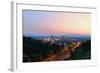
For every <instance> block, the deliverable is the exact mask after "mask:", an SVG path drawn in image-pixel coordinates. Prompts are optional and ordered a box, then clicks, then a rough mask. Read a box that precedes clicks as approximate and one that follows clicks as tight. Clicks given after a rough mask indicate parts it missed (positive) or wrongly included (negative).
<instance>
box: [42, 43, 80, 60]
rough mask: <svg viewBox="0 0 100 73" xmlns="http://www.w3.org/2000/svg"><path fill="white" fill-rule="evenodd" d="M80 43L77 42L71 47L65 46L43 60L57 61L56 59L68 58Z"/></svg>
mask: <svg viewBox="0 0 100 73" xmlns="http://www.w3.org/2000/svg"><path fill="white" fill-rule="evenodd" d="M80 44H81V42H77V43H76V45H75V46H73V47H72V48H71V49H70V48H68V47H65V48H64V49H62V51H60V52H57V53H56V54H53V55H51V56H50V57H48V58H46V59H44V60H43V61H57V60H64V59H68V58H69V57H70V56H71V52H74V51H75V49H76V48H77V47H78V46H79V45H80Z"/></svg>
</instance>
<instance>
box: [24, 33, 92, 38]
mask: <svg viewBox="0 0 100 73" xmlns="http://www.w3.org/2000/svg"><path fill="white" fill-rule="evenodd" d="M24 36H29V37H49V36H55V37H61V36H64V37H76V38H80V37H84V38H90V35H85V34H71V33H67V34H46V33H27V34H24Z"/></svg>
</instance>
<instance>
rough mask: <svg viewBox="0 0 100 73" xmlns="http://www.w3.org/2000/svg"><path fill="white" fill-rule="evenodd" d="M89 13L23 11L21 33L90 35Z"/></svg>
mask: <svg viewBox="0 0 100 73" xmlns="http://www.w3.org/2000/svg"><path fill="white" fill-rule="evenodd" d="M90 27H91V14H90V13H71V12H70V13H69V12H49V11H32V10H23V31H24V34H25V35H28V33H30V32H31V33H38V34H41V33H44V34H69V33H71V34H85V35H90V33H91V29H90Z"/></svg>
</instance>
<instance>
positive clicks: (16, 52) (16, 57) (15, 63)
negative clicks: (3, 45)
mask: <svg viewBox="0 0 100 73" xmlns="http://www.w3.org/2000/svg"><path fill="white" fill-rule="evenodd" d="M11 8H12V9H11V12H12V13H11V14H12V17H11V20H12V21H11V24H12V49H11V54H12V55H11V70H12V71H21V70H22V71H23V70H35V69H36V70H39V69H55V68H59V69H60V68H67V67H80V66H95V65H96V59H97V58H96V49H95V44H96V43H95V36H94V34H95V25H96V8H95V7H86V6H82V7H81V6H63V5H45V4H44V5H42V4H34V3H24V2H23V3H21V2H12V3H11ZM22 9H30V10H46V11H65V12H66V11H69V12H82V13H91V26H92V27H91V40H92V42H91V59H90V60H77V61H58V62H35V63H33V62H32V63H23V62H22Z"/></svg>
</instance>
